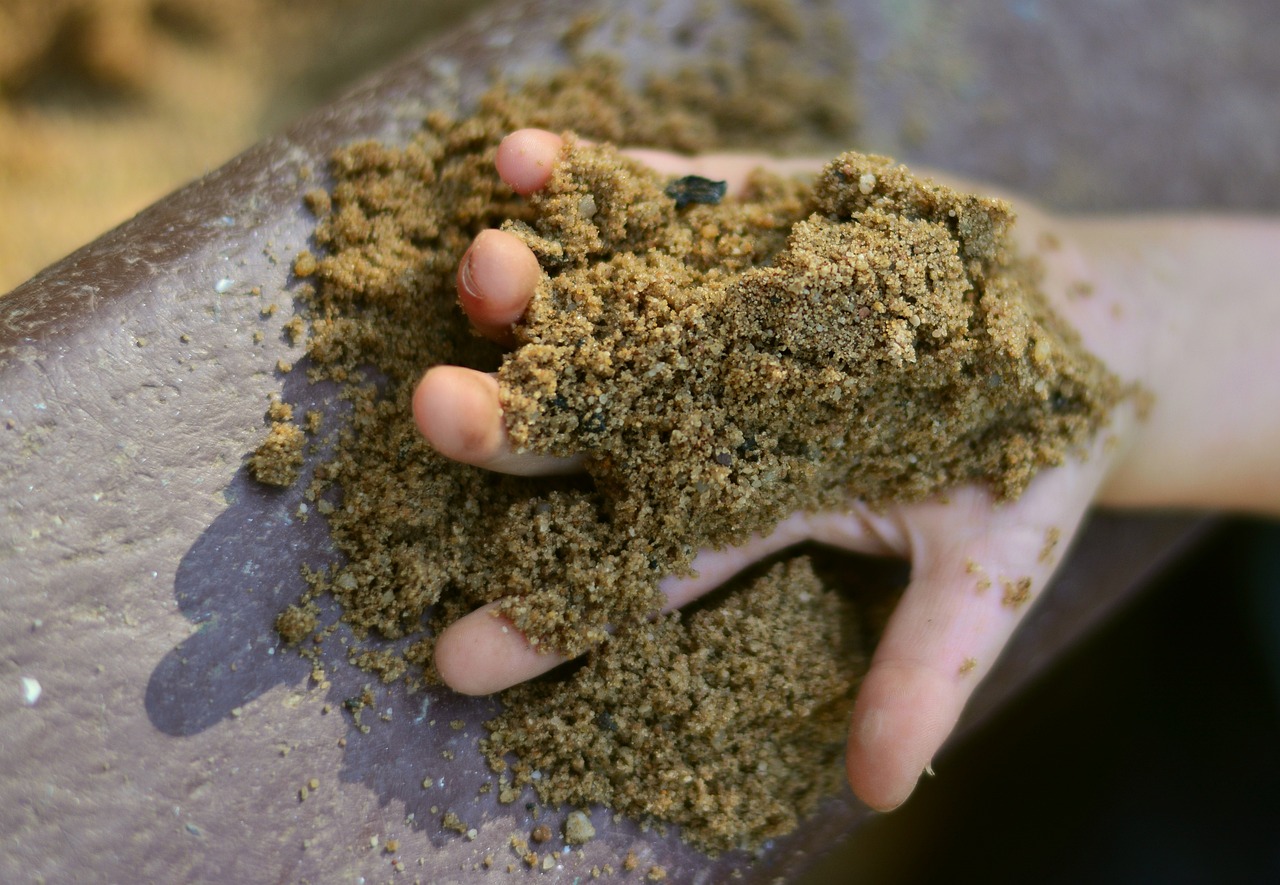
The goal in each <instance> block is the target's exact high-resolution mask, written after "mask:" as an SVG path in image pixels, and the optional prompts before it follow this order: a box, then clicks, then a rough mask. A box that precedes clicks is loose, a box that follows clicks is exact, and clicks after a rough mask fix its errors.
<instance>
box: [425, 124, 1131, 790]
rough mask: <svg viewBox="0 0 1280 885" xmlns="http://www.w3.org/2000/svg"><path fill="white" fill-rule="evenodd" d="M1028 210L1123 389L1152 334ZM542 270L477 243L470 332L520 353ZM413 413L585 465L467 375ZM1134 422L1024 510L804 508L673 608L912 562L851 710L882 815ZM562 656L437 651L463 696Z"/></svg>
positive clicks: (524, 159) (528, 186)
mask: <svg viewBox="0 0 1280 885" xmlns="http://www.w3.org/2000/svg"><path fill="white" fill-rule="evenodd" d="M561 146H562V141H561V139H560V137H559V136H557V135H554V134H552V133H549V132H544V131H539V130H521V131H519V132H515V133H513V134H512V135H510V136H508V137H507V138H506V139H505V140H504V141H503V142H502V144H501V146H500V147H499V149H498V153H497V167H498V172H499V174H500V175H501V176H502V178H503V179H504V180H505V181H506V182H507V183H508V184H509V185H510V186H511V187H512V188H513V189H514V190H516V191H517V192H518V193H520V194H524V195H527V194H530V193H533V192H534V191H536V190H538V189H539V188H541V187H542V186H543V185H544V184H545V183H546V182H547V180H548V178H549V177H550V175H551V172H552V169H553V166H554V164H555V162H556V158H557V156H558V155H559V152H560V148H561ZM628 153H629V154H630V155H631V156H633V157H636V158H637V159H640V160H642V161H644V162H646V163H648V164H649V165H650V166H652V167H653V168H654V169H656V170H657V171H659V172H661V173H664V174H671V175H690V174H699V175H703V176H705V177H708V178H715V179H721V180H725V181H727V182H728V184H729V192H730V193H732V192H733V191H734V190H735V189H737V188H740V187H741V186H742V185H743V183H744V182H745V181H746V178H747V175H748V174H749V172H750V171H751V170H753V169H756V168H759V167H761V166H763V167H767V168H769V169H771V170H774V171H777V172H781V173H783V174H787V173H794V172H801V171H816V170H817V169H818V168H819V165H820V164H819V163H816V162H811V161H799V160H788V161H779V160H775V159H770V158H767V157H761V156H742V155H704V156H701V157H697V158H687V157H680V156H676V155H673V154H668V153H663V152H657V151H631V152H628ZM968 189H973V188H968ZM982 190H983V191H984V192H987V193H990V189H989V188H983V189H982ZM1015 208H1016V209H1017V210H1018V214H1019V221H1018V224H1017V225H1016V226H1015V236H1016V237H1017V239H1019V240H1020V241H1021V243H1020V245H1021V248H1022V249H1023V251H1024V252H1030V251H1036V252H1038V253H1039V254H1040V257H1041V259H1042V261H1043V263H1044V266H1045V277H1044V280H1043V285H1044V287H1045V290H1046V293H1047V294H1048V295H1049V297H1050V299H1051V300H1052V301H1053V302H1054V303H1055V307H1056V308H1057V309H1058V310H1059V311H1060V312H1061V313H1063V314H1064V315H1065V316H1066V318H1067V319H1068V320H1069V321H1070V322H1071V323H1073V324H1074V325H1075V327H1076V328H1077V330H1078V331H1080V333H1081V334H1082V336H1083V338H1084V341H1085V344H1086V346H1087V347H1089V348H1090V349H1091V350H1093V352H1094V353H1096V354H1097V355H1098V356H1100V357H1102V359H1103V360H1105V361H1107V363H1108V364H1109V365H1110V367H1111V368H1112V370H1113V371H1115V372H1116V373H1117V374H1119V375H1120V376H1121V378H1124V379H1133V378H1138V377H1141V374H1142V373H1141V369H1142V366H1143V363H1144V359H1145V355H1144V354H1143V353H1142V352H1141V348H1136V347H1133V346H1132V342H1134V341H1135V340H1142V336H1138V335H1135V334H1134V330H1133V329H1132V328H1131V325H1132V323H1134V322H1135V320H1134V319H1133V318H1132V317H1126V316H1125V315H1124V314H1123V313H1122V312H1121V313H1118V312H1117V311H1116V310H1115V309H1114V302H1113V301H1112V300H1111V298H1110V297H1109V294H1108V293H1106V292H1101V291H1094V292H1093V293H1092V295H1091V297H1080V295H1081V293H1083V292H1084V291H1085V288H1086V287H1087V286H1088V285H1090V284H1092V283H1095V281H1094V280H1092V279H1090V276H1091V274H1092V270H1093V269H1092V268H1091V267H1089V266H1088V264H1087V262H1086V259H1085V257H1084V255H1083V254H1082V253H1081V252H1080V251H1079V250H1077V249H1075V248H1074V247H1073V245H1072V242H1071V237H1070V233H1069V231H1070V226H1069V225H1066V224H1064V223H1059V222H1056V221H1055V220H1054V219H1052V218H1050V217H1049V216H1047V215H1045V214H1044V213H1041V212H1039V211H1037V210H1035V209H1034V208H1031V207H1028V206H1027V205H1026V204H1025V203H1023V202H1021V201H1017V202H1015ZM540 273H541V271H540V269H539V266H538V262H537V260H536V259H535V257H534V256H533V254H532V253H531V252H530V251H529V250H528V248H527V247H526V246H525V245H524V244H523V243H521V242H520V241H519V240H518V239H517V238H516V237H515V236H514V235H512V234H508V233H505V232H503V231H498V230H489V231H485V232H484V233H482V234H480V235H479V236H478V237H476V239H475V240H474V242H473V243H472V245H471V247H470V249H469V250H468V251H467V253H466V255H465V256H464V257H463V259H462V261H461V262H460V266H459V270H458V279H457V285H458V294H459V298H460V301H461V303H462V306H463V309H464V310H465V311H466V313H467V315H468V316H469V317H470V319H471V322H472V323H473V324H474V326H475V328H476V329H477V330H478V331H479V332H480V333H481V334H484V335H486V336H488V337H490V338H493V339H494V340H496V341H499V342H504V343H509V342H510V341H511V328H512V325H513V324H514V323H516V322H517V321H518V320H519V319H520V318H521V316H522V315H523V313H524V310H525V307H526V306H527V304H528V302H529V299H530V298H531V297H532V295H533V292H534V288H535V286H536V285H537V282H538V280H539V276H540ZM1095 288H1096V287H1095ZM1073 293H1074V295H1073ZM413 410H414V417H415V420H416V421H417V424H418V427H419V428H420V430H421V431H422V433H423V434H424V435H425V436H426V438H427V439H428V440H429V441H430V442H431V443H432V445H433V446H435V448H436V449H437V450H439V451H440V452H441V453H442V454H444V455H446V456H448V457H450V458H454V459H456V460H459V461H462V462H465V463H468V464H474V465H477V466H480V467H485V468H488V469H492V470H499V471H503V472H509V473H519V474H524V475H540V474H549V473H559V472H565V471H572V470H574V469H576V468H577V467H578V462H577V461H576V460H575V459H564V458H549V457H545V456H538V455H527V454H516V453H513V452H512V450H511V446H510V445H509V443H508V440H507V437H506V431H505V425H504V421H503V414H502V407H501V405H500V402H499V396H498V383H497V380H496V379H495V378H494V377H493V376H491V375H487V374H484V373H481V372H476V371H473V370H470V369H465V368H460V367H456V366H439V367H436V368H433V369H432V370H431V371H429V372H428V373H427V374H426V376H425V377H424V378H423V379H422V381H421V383H420V384H419V386H418V388H417V391H416V393H415V395H414V398H413ZM1129 412H1130V410H1129V408H1128V407H1127V406H1122V408H1121V409H1120V410H1119V413H1118V414H1117V415H1116V416H1115V417H1114V419H1113V421H1112V424H1111V426H1110V427H1108V428H1105V429H1104V430H1103V432H1102V434H1101V435H1100V438H1099V439H1098V440H1096V441H1095V443H1094V445H1093V448H1092V450H1091V451H1090V452H1089V453H1088V454H1087V457H1083V458H1080V459H1077V460H1071V461H1069V462H1068V463H1066V464H1064V465H1062V466H1060V467H1056V468H1052V469H1046V470H1044V471H1042V472H1041V473H1040V474H1039V475H1038V476H1037V477H1036V478H1035V479H1034V480H1033V481H1032V482H1031V484H1030V486H1029V487H1028V488H1027V489H1026V491H1025V492H1024V493H1023V494H1022V496H1021V497H1020V498H1018V499H1017V500H1016V501H1010V502H997V501H996V500H994V498H993V496H992V494H991V493H990V492H989V491H988V490H987V489H985V488H982V487H978V486H966V487H961V488H957V489H953V490H951V491H949V492H948V493H947V494H946V495H945V496H939V497H938V498H937V499H935V500H930V501H926V502H921V503H913V504H907V505H900V506H896V507H892V508H890V509H889V510H887V511H885V512H881V513H875V512H872V511H871V510H869V509H867V508H863V507H860V506H857V505H855V506H854V507H853V508H852V509H851V510H849V511H841V512H818V513H795V514H793V515H792V516H791V517H789V518H788V519H786V520H784V521H783V522H782V523H781V524H780V525H778V527H777V528H776V529H775V530H774V531H773V532H772V533H770V534H769V535H767V536H757V537H753V538H752V539H751V540H749V541H748V542H747V543H746V544H744V545H742V546H739V547H735V548H731V549H726V550H719V551H703V552H702V553H700V554H699V556H698V557H697V558H696V560H695V561H694V568H695V569H696V570H697V576H696V577H694V578H682V579H675V578H668V579H667V580H665V581H664V582H663V586H662V589H663V591H664V593H665V594H666V600H667V607H668V608H678V607H680V606H682V605H684V604H685V603H687V602H689V601H690V600H692V599H695V598H697V597H698V596H700V595H701V594H703V593H705V592H707V591H708V590H711V589H713V588H714V587H716V586H718V585H719V584H720V583H722V582H723V581H724V580H725V579H727V578H728V577H730V576H731V575H733V574H734V573H736V572H738V571H740V570H741V569H743V568H745V567H747V566H749V565H751V564H752V563H753V562H755V561H758V560H759V559H761V558H763V557H765V556H768V555H769V554H771V553H774V552H776V551H778V550H781V549H783V548H784V547H787V546H790V545H792V544H795V543H798V542H801V541H807V540H812V541H818V542H822V543H826V544H831V545H835V546H837V547H841V548H845V549H848V550H853V551H857V552H862V553H871V554H888V555H894V556H899V557H903V558H906V559H907V560H909V561H910V563H911V578H910V583H909V586H908V587H907V589H906V591H905V593H904V594H903V596H902V599H901V601H900V602H899V603H898V605H897V607H896V609H895V611H894V613H893V615H892V617H891V618H890V620H889V623H888V625H887V627H886V629H885V632H884V634H883V637H882V639H881V640H880V643H879V645H878V646H877V648H876V650H875V654H874V656H873V659H872V661H871V665H870V669H869V671H868V672H867V675H866V678H865V679H864V681H863V684H862V688H861V691H860V693H859V695H858V698H857V701H856V703H855V707H854V712H853V718H852V723H851V726H850V732H849V742H848V755H847V770H848V776H849V782H850V785H851V786H852V787H853V790H854V792H855V793H856V794H857V795H858V796H859V797H860V798H861V799H862V800H863V801H864V802H866V803H867V804H868V805H870V806H872V807H873V808H877V809H882V810H887V809H891V808H894V807H896V806H897V805H899V804H901V803H902V802H903V801H905V800H906V798H907V797H908V796H909V795H910V794H911V791H912V790H913V789H914V787H915V784H916V782H917V780H918V779H919V777H920V775H921V773H922V772H923V771H925V770H926V769H928V768H929V766H930V762H931V760H932V758H933V756H934V754H935V753H936V752H937V750H938V749H939V748H940V747H941V746H942V743H943V741H944V740H945V739H946V738H947V736H948V735H949V734H950V733H951V731H952V729H953V728H954V726H955V724H956V721H957V719H958V718H959V716H960V712H961V710H962V709H963V708H964V705H965V702H966V701H967V699H968V698H969V696H970V694H971V693H972V692H973V689H974V687H975V686H976V685H977V684H978V683H979V681H980V680H981V679H982V677H983V675H984V674H985V673H986V672H987V671H988V670H989V669H990V668H991V666H992V665H993V664H994V663H995V660H996V658H997V656H998V655H999V653H1000V650H1001V649H1002V648H1003V647H1004V645H1005V643H1006V642H1007V641H1008V639H1009V636H1010V635H1011V633H1012V632H1013V630H1014V629H1015V627H1016V626H1017V624H1018V622H1019V621H1020V620H1021V619H1022V617H1023V616H1024V615H1025V614H1026V612H1027V610H1028V608H1029V607H1030V605H1031V604H1033V603H1034V600H1035V599H1036V597H1037V596H1038V595H1039V594H1040V591H1041V590H1042V589H1043V588H1044V587H1045V585H1046V583H1047V582H1048V581H1049V579H1050V577H1051V576H1052V574H1053V572H1054V569H1055V568H1056V566H1057V564H1058V562H1059V561H1060V559H1061V557H1062V553H1063V551H1064V550H1065V548H1066V547H1067V546H1068V545H1069V544H1070V542H1071V539H1072V537H1073V536H1074V535H1075V533H1076V531H1077V529H1078V528H1079V526H1080V523H1081V520H1082V518H1083V516H1084V514H1085V511H1086V510H1087V508H1088V507H1089V506H1090V504H1091V503H1092V502H1093V501H1094V499H1095V498H1096V497H1097V495H1098V492H1099V489H1100V488H1101V486H1102V485H1103V483H1104V481H1105V480H1106V479H1107V477H1108V473H1109V470H1110V468H1111V465H1112V464H1113V463H1114V462H1115V459H1116V457H1117V455H1118V454H1119V453H1120V452H1121V451H1122V450H1123V449H1124V445H1123V443H1124V440H1125V439H1126V437H1127V435H1128V433H1127V431H1128V428H1129V427H1130V425H1131V424H1132V416H1131V414H1130V413H1129ZM563 660H564V659H563V658H560V657H557V656H556V655H554V654H549V653H546V652H543V651H540V650H537V649H535V648H533V647H531V646H530V645H529V643H528V642H527V641H526V640H525V639H524V637H523V636H522V635H521V634H520V633H519V632H518V631H516V630H515V628H514V627H512V626H511V625H510V623H509V622H507V621H505V620H504V619H502V618H500V617H495V615H494V611H493V606H492V605H490V606H486V607H484V608H481V609H479V610H477V611H475V612H472V613H471V614H470V615H467V616H466V617H463V618H462V619H460V620H458V621H457V622H455V623H454V624H453V625H452V626H450V627H449V628H448V629H447V630H445V631H444V633H443V634H442V635H441V636H440V638H439V640H438V643H437V646H436V664H437V667H438V669H439V671H440V674H441V676H442V677H443V678H444V680H445V682H446V683H448V684H449V685H450V686H451V687H453V688H454V689H456V690H458V691H461V692H464V693H467V694H488V693H491V692H494V691H498V690H501V689H503V688H506V687H508V686H510V685H514V684H516V683H518V682H522V681H524V680H526V679H529V678H532V677H533V676H536V675H538V674H540V673H543V672H546V671H547V670H549V669H551V668H552V667H554V666H556V665H557V664H559V663H562V662H563Z"/></svg>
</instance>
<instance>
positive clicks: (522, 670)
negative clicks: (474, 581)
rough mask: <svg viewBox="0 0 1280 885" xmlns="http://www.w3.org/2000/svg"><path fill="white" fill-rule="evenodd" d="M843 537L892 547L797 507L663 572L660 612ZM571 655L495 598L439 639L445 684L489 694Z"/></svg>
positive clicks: (845, 543) (842, 518)
mask: <svg viewBox="0 0 1280 885" xmlns="http://www.w3.org/2000/svg"><path fill="white" fill-rule="evenodd" d="M812 539H817V540H823V541H826V542H828V543H832V542H834V543H838V544H839V545H840V546H841V547H844V548H846V549H855V550H858V551H859V552H863V553H872V554H883V553H886V552H892V550H891V548H889V547H887V546H886V543H885V540H884V537H883V535H882V534H881V533H880V531H879V530H878V529H876V528H875V527H874V525H873V523H872V520H871V517H869V516H866V517H861V516H860V517H855V516H853V515H848V514H840V515H838V516H829V515H826V514H819V515H812V514H807V513H795V514H792V515H791V516H789V517H787V518H786V519H784V520H783V521H782V522H781V523H779V524H778V525H777V527H776V528H775V529H774V530H773V531H772V532H770V533H769V534H767V535H761V534H756V535H752V536H751V537H750V538H748V539H747V540H746V541H745V542H743V543H742V544H740V545H738V546H735V547H726V548H724V549H722V550H703V551H701V552H699V553H698V555H697V557H696V558H695V559H694V561H693V568H694V570H695V571H696V574H695V575H694V576H692V577H672V576H669V577H667V578H664V579H663V580H662V582H661V583H660V584H659V589H660V590H661V591H662V593H663V596H664V599H665V604H664V605H663V607H662V611H664V612H668V611H672V610H673V609H677V608H682V607H684V606H685V605H688V604H689V603H690V602H692V601H694V600H695V599H697V598H699V597H700V596H703V595H704V594H706V593H708V592H710V591H712V590H714V589H716V588H717V587H719V586H720V585H722V584H723V583H724V582H725V581H728V580H729V579H730V578H732V577H733V576H734V575H736V574H738V573H739V572H740V571H742V570H743V569H745V568H748V567H749V566H751V565H753V564H754V563H756V562H759V561H760V560H762V559H764V558H766V557H768V556H772V555H773V554H774V553H777V552H778V551H780V550H784V549H786V548H787V547H790V546H793V545H795V544H799V543H802V542H804V541H807V540H812ZM566 660H567V658H565V657H564V656H563V655H558V654H555V653H554V652H549V651H547V650H545V649H539V648H537V647H535V646H532V645H531V644H530V643H529V641H528V640H527V639H526V638H525V636H524V635H523V634H522V633H521V632H520V631H519V630H517V629H516V628H515V626H514V625H512V623H511V622H510V621H508V620H507V619H506V618H503V617H501V616H500V615H498V614H497V604H496V603H490V604H489V605H485V606H482V607H481V608H479V609H477V610H476V611H474V612H471V613H470V614H468V615H465V616H463V617H462V618H459V619H458V620H457V621H455V622H454V623H453V624H451V625H449V627H448V628H447V629H446V630H445V631H444V632H443V633H442V634H441V635H440V638H439V640H438V641H437V643H436V669H437V670H439V672H440V675H441V677H442V678H443V679H444V681H445V683H446V684H447V685H449V686H450V687H451V688H453V689H454V690H455V691H458V692H461V693H463V694H476V695H480V694H492V693H493V692H496V691H502V690H503V689H506V688H510V687H511V686H513V685H518V684H519V683H521V682H526V681H528V680H530V679H533V678H535V677H537V676H541V675H542V674H543V673H546V672H548V671H550V670H552V669H554V668H556V667H558V666H560V665H561V664H563V663H565V661H566Z"/></svg>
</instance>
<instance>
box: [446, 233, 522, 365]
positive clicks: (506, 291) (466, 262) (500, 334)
mask: <svg viewBox="0 0 1280 885" xmlns="http://www.w3.org/2000/svg"><path fill="white" fill-rule="evenodd" d="M541 275H542V269H541V267H540V266H539V265H538V259H537V257H536V256H535V255H534V254H533V252H531V251H530V250H529V247H528V246H526V245H525V244H524V243H522V242H521V241H520V238H519V237H517V236H515V235H514V234H511V233H508V232H506V231H502V230H486V231H481V232H480V233H479V234H478V235H477V236H476V238H475V241H474V242H472V244H471V248H469V249H468V250H467V253H466V254H465V255H464V256H463V257H462V261H461V262H459V264H458V300H459V301H460V302H461V304H462V309H463V311H464V312H465V313H466V314H467V317H468V318H469V319H470V320H471V322H472V323H473V324H474V325H475V326H476V328H477V329H479V330H480V331H481V332H482V333H483V334H485V335H487V336H488V337H490V338H495V339H498V340H504V339H506V338H508V337H509V335H510V331H511V326H512V324H514V323H516V322H517V321H519V319H520V318H521V317H522V316H524V312H525V309H526V308H527V307H528V306H529V299H531V298H532V297H533V293H534V290H535V289H536V288H537V286H538V280H539V279H540V278H541Z"/></svg>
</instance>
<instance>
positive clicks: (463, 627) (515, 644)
mask: <svg viewBox="0 0 1280 885" xmlns="http://www.w3.org/2000/svg"><path fill="white" fill-rule="evenodd" d="M435 655H436V670H437V671H439V673H440V678H441V679H443V680H444V683H445V685H447V686H449V687H450V688H452V689H453V690H454V691H456V692H459V693H460V694H468V695H486V694H493V693H494V692H498V691H502V690H503V689H505V688H510V687H511V686H513V685H518V684H519V683H521V682H525V681H527V680H529V679H532V678H534V677H535V676H540V675H542V674H543V673H546V672H547V671H548V670H551V669H554V668H555V667H558V666H560V665H561V664H563V663H564V662H565V661H567V660H568V658H566V657H564V655H560V654H557V653H555V652H553V651H550V650H546V649H539V648H538V647H537V646H536V645H533V644H531V643H530V642H529V640H528V639H526V638H525V636H524V634H523V633H521V632H520V631H519V630H517V629H516V628H515V625H514V624H512V623H511V621H509V620H507V619H506V618H505V617H503V616H502V615H500V614H498V603H496V602H490V603H488V604H487V605H483V606H481V607H480V608H478V609H476V610H475V611H473V612H471V613H470V614H467V615H463V616H462V617H461V618H459V619H458V620H456V621H454V622H453V623H452V624H450V625H449V626H448V627H447V628H446V629H445V630H444V632H443V633H441V634H440V637H439V639H437V640H436V652H435Z"/></svg>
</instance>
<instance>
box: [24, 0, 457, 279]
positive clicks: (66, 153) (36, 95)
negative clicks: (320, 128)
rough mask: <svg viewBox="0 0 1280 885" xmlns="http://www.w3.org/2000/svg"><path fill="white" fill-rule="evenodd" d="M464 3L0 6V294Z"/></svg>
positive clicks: (257, 0) (237, 0) (175, 1)
mask: <svg viewBox="0 0 1280 885" xmlns="http://www.w3.org/2000/svg"><path fill="white" fill-rule="evenodd" d="M477 5H479V4H466V3H464V2H462V0H435V2H421V0H419V2H415V0H218V2H217V3H211V2H205V0H0V293H4V292H7V291H9V290H10V289H12V288H13V287H14V286H17V285H18V284H19V283H21V282H23V281H24V280H26V279H28V278H29V277H31V276H32V275H34V274H35V273H36V272H38V271H39V270H40V269H42V268H43V267H45V266H47V265H48V264H50V263H52V262H54V261H56V260H58V259H59V258H61V257H63V256H64V255H66V254H67V253H69V252H71V251H73V250H74V249H76V248H78V247H79V246H81V245H84V244H85V243H87V242H89V241H90V240H92V239H93V238H94V237H96V236H98V235H99V234H101V233H103V232H105V231H106V230H108V229H110V228H112V227H114V226H115V225H117V224H119V223H120V222H122V221H124V220H126V219H128V218H129V217H130V216H132V215H133V214H135V213H137V212H138V211H140V210H141V209H143V208H145V207H146V206H147V205H149V204H150V203H152V202H154V201H155V200H157V199H159V198H160V197H162V196H164V195H165V194H166V193H168V192H169V191H171V190H173V189H174V188H176V187H178V186H180V185H181V184H183V183H185V182H186V181H189V180H191V179H193V178H195V177H198V176H199V175H201V174H202V173H204V172H206V171H208V170H209V169H212V168H215V167H217V166H219V165H221V164H222V163H223V162H225V161H226V160H227V159H229V158H230V157H232V156H233V155H235V154H236V153H238V152H239V151H240V150H243V149H244V148H246V147H248V146H249V145H251V144H252V143H253V142H255V141H257V140H258V139H259V138H261V137H263V136H264V135H266V134H268V133H270V132H272V131H275V130H276V129H278V128H280V127H281V126H282V125H283V124H284V123H286V122H287V121H288V120H289V119H291V118H293V117H295V116H297V115H298V114H300V113H301V112H302V111H304V110H305V109H307V108H308V107H310V106H313V105H315V104H317V103H319V102H320V101H322V100H324V99H325V98H328V97H330V96H331V95H332V94H333V92H334V91H336V90H337V89H339V88H340V87H341V86H343V85H344V84H346V83H348V82H350V81H351V80H352V79H354V78H356V77H358V76H359V75H360V74H361V73H364V72H365V71H368V70H372V69H375V68H377V67H379V66H380V65H381V64H383V63H385V62H386V61H389V60H390V59H391V58H392V57H393V56H394V55H395V54H397V53H398V52H400V51H402V50H403V49H405V48H407V46H408V45H409V44H411V43H412V42H414V41H416V40H418V39H421V38H422V37H423V36H424V35H426V34H428V33H430V32H432V31H433V30H437V29H440V28H443V27H447V26H448V25H451V24H453V23H456V21H457V20H458V19H459V18H460V17H461V16H462V15H463V13H464V12H466V11H470V10H471V9H474V8H475V7H476V6H477Z"/></svg>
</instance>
